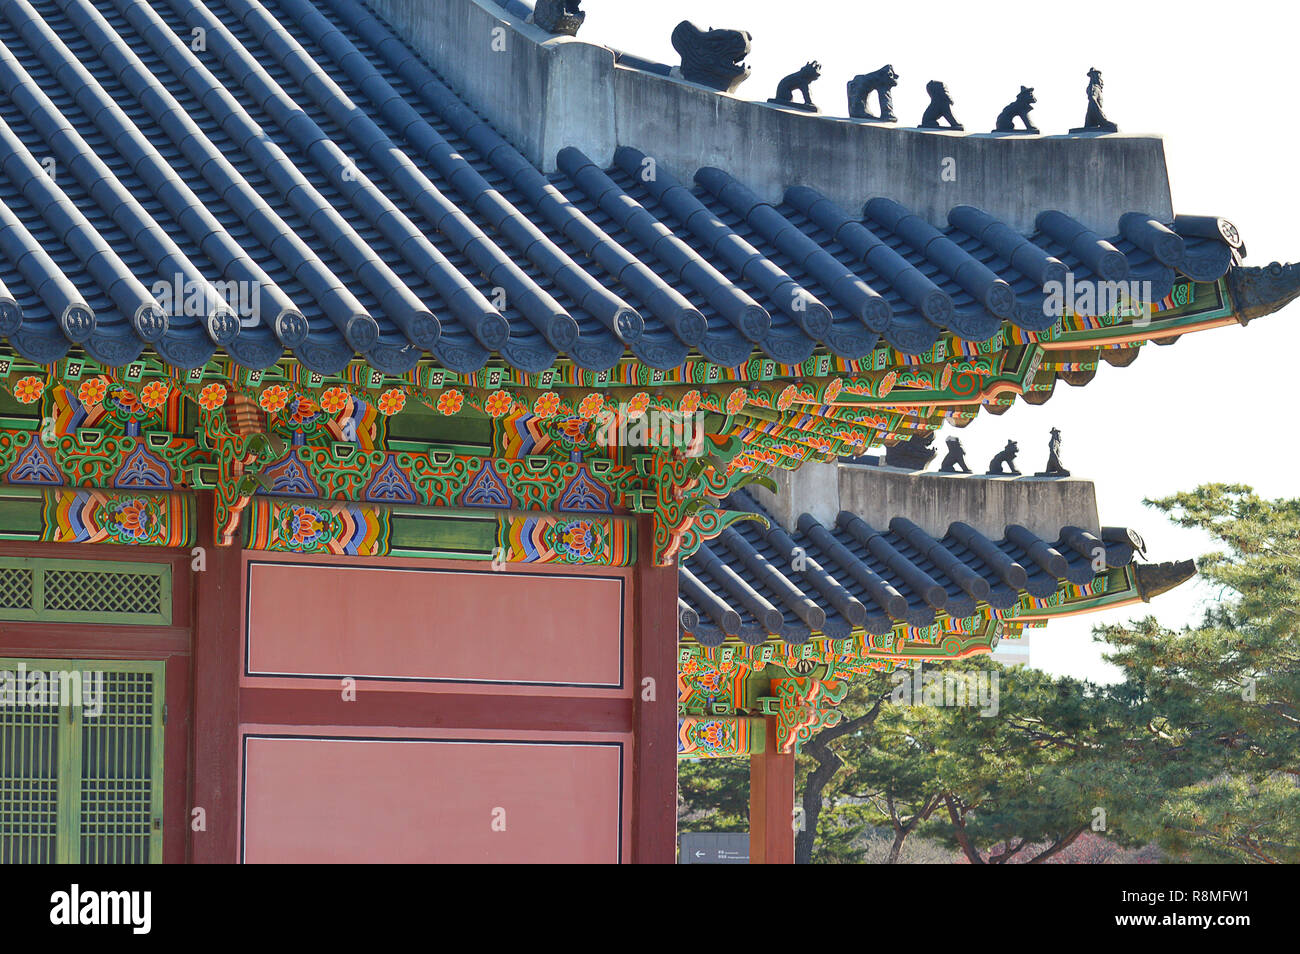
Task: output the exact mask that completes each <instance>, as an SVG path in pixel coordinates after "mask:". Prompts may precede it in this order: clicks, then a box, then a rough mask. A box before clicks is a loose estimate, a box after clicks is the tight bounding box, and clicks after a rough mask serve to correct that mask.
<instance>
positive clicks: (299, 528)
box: [289, 507, 325, 547]
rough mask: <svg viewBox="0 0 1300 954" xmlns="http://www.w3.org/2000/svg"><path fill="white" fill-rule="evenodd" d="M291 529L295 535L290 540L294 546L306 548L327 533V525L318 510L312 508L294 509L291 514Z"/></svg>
mask: <svg viewBox="0 0 1300 954" xmlns="http://www.w3.org/2000/svg"><path fill="white" fill-rule="evenodd" d="M289 527H290V529H291V530H292V531H293V535H292V536H291V537H290V538H289V539H290V540H291V542H292V543H293V544H294V546H300V547H301V546H306V545H307V544H309V543H311V542H312V541H313V540H315V539H316V538H317V537H319V536H320V535H321V534H322V533H324V532H325V523H324V521H323V520H321V514H320V511H318V510H313V509H311V508H310V507H294V508H292V511H291V513H290V519H289Z"/></svg>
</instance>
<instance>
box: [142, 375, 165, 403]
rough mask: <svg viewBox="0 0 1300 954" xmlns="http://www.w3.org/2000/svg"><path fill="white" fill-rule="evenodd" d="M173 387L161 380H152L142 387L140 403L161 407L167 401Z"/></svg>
mask: <svg viewBox="0 0 1300 954" xmlns="http://www.w3.org/2000/svg"><path fill="white" fill-rule="evenodd" d="M170 393H171V389H170V388H169V387H167V385H165V384H163V382H161V381H150V382H149V383H148V384H146V385H145V386H144V387H143V388H141V389H140V403H141V404H143V405H144V406H145V407H148V408H159V407H162V406H163V405H164V404H166V403H167V395H168V394H170Z"/></svg>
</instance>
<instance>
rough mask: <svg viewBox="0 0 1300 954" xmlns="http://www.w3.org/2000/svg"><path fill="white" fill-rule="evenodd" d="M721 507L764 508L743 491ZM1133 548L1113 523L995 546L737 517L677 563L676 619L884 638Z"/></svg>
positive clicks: (908, 525)
mask: <svg viewBox="0 0 1300 954" xmlns="http://www.w3.org/2000/svg"><path fill="white" fill-rule="evenodd" d="M726 506H727V507H728V508H730V509H732V510H747V511H751V512H754V513H760V514H762V513H764V511H763V510H762V508H761V507H759V506H758V505H757V504H756V503H754V501H753V500H752V499H751V498H750V497H749V496H748V495H746V494H745V493H744V492H743V491H737V492H736V493H734V494H732V495H731V496H730V497H728V498H727V502H726ZM1141 547H1142V540H1141V538H1140V537H1139V536H1138V535H1137V534H1136V533H1134V532H1133V531H1131V530H1124V529H1119V528H1113V527H1111V528H1104V529H1103V530H1102V533H1101V537H1096V536H1094V535H1093V534H1091V533H1089V532H1088V531H1087V530H1084V529H1081V528H1079V527H1073V526H1067V527H1062V528H1061V532H1060V535H1059V536H1058V537H1057V539H1056V540H1044V539H1042V538H1041V537H1038V536H1036V535H1035V534H1033V533H1031V532H1030V531H1029V530H1027V529H1026V528H1024V527H1022V526H1017V525H1012V526H1009V527H1007V528H1006V534H1005V535H1004V536H1003V538H1002V539H1001V540H996V541H995V540H991V539H989V538H988V537H986V536H984V535H983V534H982V533H980V532H979V531H978V530H976V529H974V528H973V527H971V526H969V525H968V524H965V523H962V522H954V523H953V524H952V525H951V526H949V528H948V531H947V533H946V534H944V536H943V537H942V538H940V539H936V538H934V537H932V536H930V535H929V534H927V533H926V532H925V531H924V530H922V529H921V528H920V527H919V526H917V525H916V524H915V523H913V522H912V521H911V520H908V519H907V518H905V517H895V518H894V519H892V520H891V521H890V522H889V526H888V527H872V526H870V525H869V524H867V523H866V522H865V521H864V520H862V519H861V518H860V517H858V516H855V515H854V514H852V513H849V512H847V511H842V512H841V513H840V514H839V516H838V517H837V519H836V521H835V525H834V526H832V527H827V526H825V525H823V524H822V523H820V522H819V521H817V520H816V519H815V518H814V517H812V516H811V515H809V514H806V513H805V514H804V515H803V516H801V517H800V518H799V521H798V527H797V529H796V532H795V533H793V534H790V533H787V532H786V531H785V530H783V529H781V527H780V526H778V525H777V524H776V523H775V522H773V523H772V527H771V529H766V530H765V529H764V528H763V526H762V524H761V523H758V522H757V521H748V520H747V521H742V522H740V523H737V524H735V525H734V526H733V527H731V528H729V529H727V530H725V531H724V532H723V533H722V535H721V536H720V537H718V538H717V539H715V540H710V541H708V542H706V543H705V544H704V545H702V546H701V547H700V549H699V550H698V551H697V552H696V553H695V554H694V555H693V556H692V557H691V558H690V559H688V560H687V561H686V562H685V564H684V565H683V566H682V568H681V570H680V571H679V576H678V595H679V600H678V619H679V623H680V625H681V629H682V631H683V632H684V633H690V634H692V635H693V636H694V638H695V639H696V640H697V641H698V642H700V643H702V644H704V645H705V646H717V645H719V644H721V643H722V641H723V640H724V639H726V638H727V637H737V638H739V639H740V640H742V641H743V642H746V643H751V644H757V643H761V642H763V641H764V640H766V639H768V638H769V636H771V635H777V636H780V637H782V638H783V639H785V640H786V641H787V642H790V643H803V642H806V641H807V640H808V639H809V638H810V637H811V636H812V634H813V633H819V634H821V635H825V636H830V637H834V638H841V637H845V636H848V635H849V634H850V633H851V632H853V630H855V629H856V628H858V627H861V628H862V629H864V630H865V631H866V632H867V633H871V634H883V633H888V632H890V631H891V630H892V629H893V628H894V626H895V625H896V624H898V623H905V624H907V625H908V626H928V625H930V624H931V623H933V622H934V621H935V614H936V613H938V612H943V613H946V614H948V616H950V617H952V618H954V619H957V618H961V617H965V616H969V615H971V614H973V613H974V612H975V611H976V607H977V605H978V604H980V603H984V604H987V605H988V606H990V607H992V608H994V609H1007V608H1009V607H1011V606H1014V605H1015V603H1016V602H1017V601H1018V600H1019V599H1020V597H1021V595H1022V594H1024V593H1029V594H1030V595H1032V596H1036V597H1040V598H1041V597H1046V596H1050V595H1051V594H1053V593H1055V592H1056V590H1057V588H1058V587H1059V586H1060V584H1061V582H1062V581H1067V582H1070V583H1074V584H1083V583H1090V582H1092V581H1093V579H1094V578H1095V577H1096V571H1095V570H1094V569H1093V561H1094V560H1095V558H1096V556H1097V555H1098V554H1097V552H1096V551H1097V549H1098V548H1101V549H1102V550H1104V552H1105V562H1106V565H1107V566H1109V567H1116V566H1126V565H1128V564H1129V563H1130V562H1132V560H1133V553H1134V550H1135V549H1140V548H1141ZM1185 578H1186V577H1185V576H1184V579H1185Z"/></svg>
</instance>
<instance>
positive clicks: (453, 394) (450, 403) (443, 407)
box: [438, 388, 465, 415]
mask: <svg viewBox="0 0 1300 954" xmlns="http://www.w3.org/2000/svg"><path fill="white" fill-rule="evenodd" d="M464 405H465V395H464V394H462V393H461V392H460V391H458V390H457V389H456V388H452V389H451V390H450V391H445V392H443V394H442V395H441V396H439V398H438V410H439V411H440V412H441V413H443V414H448V415H450V414H459V413H460V409H461V408H462V407H464Z"/></svg>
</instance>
